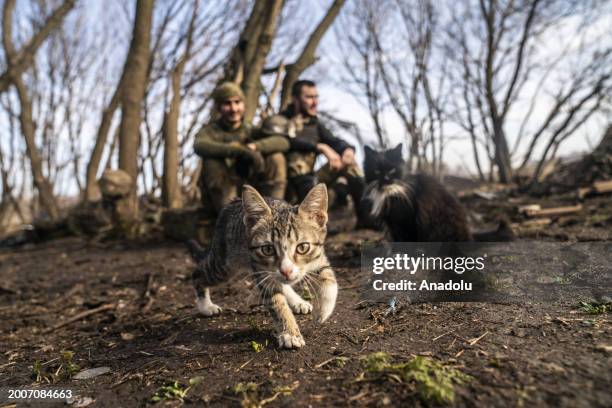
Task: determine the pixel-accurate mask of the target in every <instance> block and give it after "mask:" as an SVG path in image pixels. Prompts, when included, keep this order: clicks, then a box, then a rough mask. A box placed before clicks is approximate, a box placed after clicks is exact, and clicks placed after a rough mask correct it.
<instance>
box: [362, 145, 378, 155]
mask: <svg viewBox="0 0 612 408" xmlns="http://www.w3.org/2000/svg"><path fill="white" fill-rule="evenodd" d="M363 151H364V153H365V157H369V156H371V155H373V154H375V153H376V150H374V149H372V148H371V147H370V146H368V145H365V146H364V148H363Z"/></svg>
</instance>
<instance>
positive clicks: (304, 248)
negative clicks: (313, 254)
mask: <svg viewBox="0 0 612 408" xmlns="http://www.w3.org/2000/svg"><path fill="white" fill-rule="evenodd" d="M308 251H310V244H309V243H308V242H302V243H301V244H298V246H297V247H295V252H297V253H298V254H300V255H304V254H305V253H307V252H308Z"/></svg>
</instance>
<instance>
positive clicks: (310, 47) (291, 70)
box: [280, 0, 345, 110]
mask: <svg viewBox="0 0 612 408" xmlns="http://www.w3.org/2000/svg"><path fill="white" fill-rule="evenodd" d="M344 3H345V0H334V2H333V3H332V4H331V5H330V6H329V9H328V10H327V13H325V16H323V18H322V19H321V21H320V22H319V24H318V25H317V26H316V27H315V29H314V30H313V32H312V33H311V34H310V37H308V41H307V42H306V45H305V46H304V48H303V49H302V52H301V54H300V55H299V56H298V58H297V59H296V60H295V62H293V63H292V64H289V65H287V66H286V67H285V71H286V72H285V76H284V78H283V85H282V91H281V101H280V108H281V110H283V109H285V108H286V107H287V105H289V102H290V101H291V86H292V85H293V83H294V82H295V81H296V80H297V79H298V78H299V77H300V75H301V74H302V72H304V71H305V70H306V69H307V68H308V67H309V66H311V65H312V64H314V63H315V62H316V57H315V52H316V50H317V47H318V46H319V43H320V42H321V39H322V38H323V36H324V35H325V33H326V32H327V30H329V27H330V26H331V25H332V24H333V22H334V20H335V19H336V17H337V16H338V14H339V13H340V10H341V9H342V7H343V6H344Z"/></svg>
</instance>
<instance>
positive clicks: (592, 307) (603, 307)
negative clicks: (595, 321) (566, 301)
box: [578, 300, 612, 315]
mask: <svg viewBox="0 0 612 408" xmlns="http://www.w3.org/2000/svg"><path fill="white" fill-rule="evenodd" d="M578 306H579V307H580V310H582V311H583V312H585V313H588V314H593V315H598V314H604V313H610V312H611V311H612V302H597V301H594V300H593V301H590V302H580V303H579V304H578Z"/></svg>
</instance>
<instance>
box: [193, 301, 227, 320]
mask: <svg viewBox="0 0 612 408" xmlns="http://www.w3.org/2000/svg"><path fill="white" fill-rule="evenodd" d="M196 305H197V308H198V312H200V313H201V314H203V315H204V316H208V317H210V316H216V315H218V314H220V313H221V307H219V306H217V305H215V304H214V303H212V302H206V301H205V300H204V299H198V300H196Z"/></svg>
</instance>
